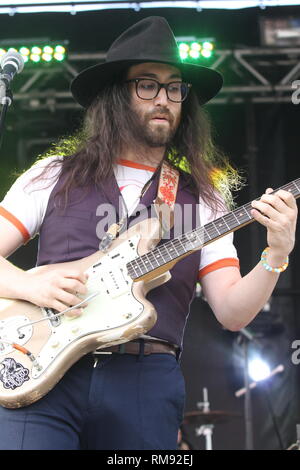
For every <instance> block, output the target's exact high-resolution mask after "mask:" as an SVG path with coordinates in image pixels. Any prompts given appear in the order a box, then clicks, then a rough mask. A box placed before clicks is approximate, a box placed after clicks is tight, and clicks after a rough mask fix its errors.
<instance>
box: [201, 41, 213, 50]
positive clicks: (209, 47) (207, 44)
mask: <svg viewBox="0 0 300 470" xmlns="http://www.w3.org/2000/svg"><path fill="white" fill-rule="evenodd" d="M213 48H214V45H213V43H212V42H209V41H205V42H204V43H203V49H207V50H208V51H212V50H213Z"/></svg>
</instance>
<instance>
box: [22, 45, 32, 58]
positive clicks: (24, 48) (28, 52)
mask: <svg viewBox="0 0 300 470" xmlns="http://www.w3.org/2000/svg"><path fill="white" fill-rule="evenodd" d="M19 52H20V54H21V55H22V56H23V58H24V56H25V57H27V58H28V56H29V54H30V50H29V49H28V47H20V49H19Z"/></svg>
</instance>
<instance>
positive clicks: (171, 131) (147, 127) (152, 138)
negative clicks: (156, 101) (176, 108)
mask: <svg viewBox="0 0 300 470" xmlns="http://www.w3.org/2000/svg"><path fill="white" fill-rule="evenodd" d="M132 112H133V114H134V120H135V129H134V131H133V132H134V138H135V139H136V140H137V141H138V142H139V143H140V144H142V145H143V146H144V145H146V146H147V147H151V148H155V147H165V146H166V145H168V144H170V143H171V142H172V140H173V138H174V136H175V134H176V131H177V128H178V124H179V119H177V120H175V117H174V116H173V115H172V114H171V113H170V111H169V110H168V109H167V108H163V107H161V108H160V109H159V110H153V111H149V112H148V113H144V114H142V113H141V112H139V111H137V110H136V109H132ZM154 116H155V117H162V118H165V119H167V120H168V122H167V123H166V122H162V123H160V122H155V121H152V120H151V119H152V118H153V117H154Z"/></svg>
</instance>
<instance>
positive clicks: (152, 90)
mask: <svg viewBox="0 0 300 470" xmlns="http://www.w3.org/2000/svg"><path fill="white" fill-rule="evenodd" d="M130 82H132V83H135V91H136V94H137V96H138V97H139V98H141V99H142V100H153V99H154V98H156V97H157V95H158V93H159V92H160V90H161V88H164V89H165V90H166V93H167V97H168V99H169V100H170V101H173V102H174V103H181V102H182V101H184V100H185V99H186V97H187V95H188V93H189V90H190V88H191V86H192V85H191V84H190V83H185V82H170V83H159V82H158V81H157V80H153V79H150V78H132V79H131V80H126V82H125V83H130Z"/></svg>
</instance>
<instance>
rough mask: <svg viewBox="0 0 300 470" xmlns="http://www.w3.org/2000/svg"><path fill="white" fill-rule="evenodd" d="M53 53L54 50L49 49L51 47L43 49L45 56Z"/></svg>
mask: <svg viewBox="0 0 300 470" xmlns="http://www.w3.org/2000/svg"><path fill="white" fill-rule="evenodd" d="M53 51H54V49H53V47H51V46H45V47H43V52H44V53H45V54H53Z"/></svg>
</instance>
